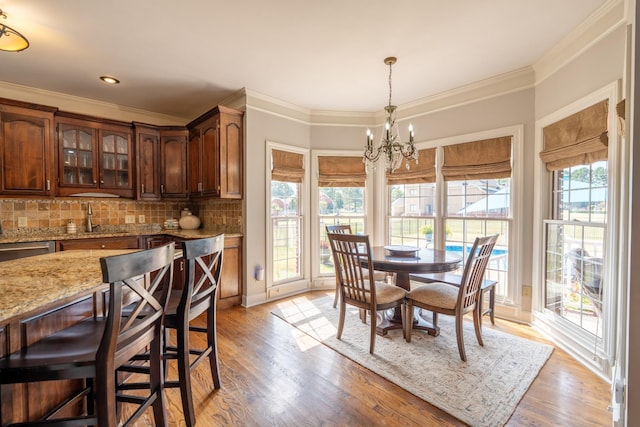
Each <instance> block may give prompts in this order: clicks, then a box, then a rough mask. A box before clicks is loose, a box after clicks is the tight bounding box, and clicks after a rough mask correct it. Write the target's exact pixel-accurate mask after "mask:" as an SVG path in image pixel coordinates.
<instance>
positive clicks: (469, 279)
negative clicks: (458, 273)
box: [458, 234, 498, 313]
mask: <svg viewBox="0 0 640 427" xmlns="http://www.w3.org/2000/svg"><path fill="white" fill-rule="evenodd" d="M497 239H498V235H497V234H495V235H492V236H486V237H477V238H476V239H475V241H474V242H473V246H472V247H471V251H470V252H469V256H468V258H467V262H466V264H465V266H464V273H463V274H462V281H461V283H460V292H459V294H458V307H459V309H460V310H461V311H462V312H463V313H464V312H468V311H470V310H472V309H473V308H474V307H475V305H476V303H477V301H478V296H479V293H480V287H481V286H482V281H483V280H484V273H485V270H486V268H487V265H488V264H489V258H490V257H491V252H492V251H493V247H494V246H495V244H496V241H497Z"/></svg>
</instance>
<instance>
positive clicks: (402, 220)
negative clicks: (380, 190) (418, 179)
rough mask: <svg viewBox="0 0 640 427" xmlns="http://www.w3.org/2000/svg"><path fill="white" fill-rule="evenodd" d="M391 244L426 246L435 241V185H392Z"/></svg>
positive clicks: (390, 199) (390, 208)
mask: <svg viewBox="0 0 640 427" xmlns="http://www.w3.org/2000/svg"><path fill="white" fill-rule="evenodd" d="M388 191H389V202H390V206H389V212H390V213H391V215H390V217H389V244H391V245H407V246H422V247H426V246H427V245H432V244H433V231H434V230H433V229H434V220H433V215H434V210H435V193H436V187H435V184H433V183H430V184H399V185H390V186H388Z"/></svg>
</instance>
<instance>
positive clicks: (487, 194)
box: [447, 178, 511, 218]
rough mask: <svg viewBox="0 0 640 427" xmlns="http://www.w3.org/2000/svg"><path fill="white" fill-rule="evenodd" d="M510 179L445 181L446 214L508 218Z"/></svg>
mask: <svg viewBox="0 0 640 427" xmlns="http://www.w3.org/2000/svg"><path fill="white" fill-rule="evenodd" d="M510 200H511V179H510V178H506V179H489V180H472V181H447V215H448V216H450V217H451V216H464V217H491V218H509V217H510V212H509V206H510Z"/></svg>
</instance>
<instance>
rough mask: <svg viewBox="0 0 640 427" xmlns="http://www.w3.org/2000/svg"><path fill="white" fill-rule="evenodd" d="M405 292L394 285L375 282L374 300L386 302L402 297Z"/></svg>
mask: <svg viewBox="0 0 640 427" xmlns="http://www.w3.org/2000/svg"><path fill="white" fill-rule="evenodd" d="M406 295H407V292H406V291H405V290H404V289H402V288H399V287H398V286H396V285H389V284H387V283H383V282H376V302H377V303H378V304H387V303H391V302H394V301H398V300H401V299H404V297H405V296H406Z"/></svg>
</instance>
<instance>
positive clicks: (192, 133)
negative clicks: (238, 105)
mask: <svg viewBox="0 0 640 427" xmlns="http://www.w3.org/2000/svg"><path fill="white" fill-rule="evenodd" d="M187 127H188V128H189V144H188V145H189V147H188V154H187V156H188V169H189V195H190V196H191V197H220V198H228V199H241V198H242V190H243V136H242V112H241V111H238V110H234V109H232V108H228V107H223V106H218V107H216V108H214V109H212V110H211V111H209V112H207V113H205V114H203V115H202V116H200V117H199V118H197V119H196V120H194V121H192V122H191V123H189V124H188V125H187Z"/></svg>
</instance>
